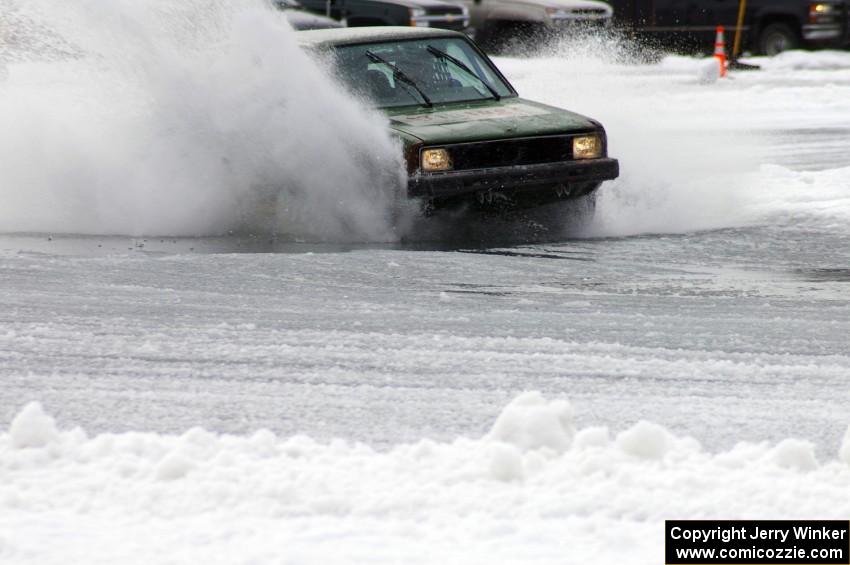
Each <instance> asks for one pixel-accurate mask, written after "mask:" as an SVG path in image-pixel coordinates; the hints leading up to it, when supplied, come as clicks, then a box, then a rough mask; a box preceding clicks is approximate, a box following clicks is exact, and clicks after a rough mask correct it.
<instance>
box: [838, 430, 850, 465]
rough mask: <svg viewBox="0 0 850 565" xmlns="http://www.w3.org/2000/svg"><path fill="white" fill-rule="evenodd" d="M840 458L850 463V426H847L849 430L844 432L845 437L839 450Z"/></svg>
mask: <svg viewBox="0 0 850 565" xmlns="http://www.w3.org/2000/svg"><path fill="white" fill-rule="evenodd" d="M838 458H839V459H841V460H842V461H844V462H845V463H847V464H848V465H850V426H848V427H847V432H846V433H845V434H844V439H843V440H842V442H841V447H840V448H839V450H838Z"/></svg>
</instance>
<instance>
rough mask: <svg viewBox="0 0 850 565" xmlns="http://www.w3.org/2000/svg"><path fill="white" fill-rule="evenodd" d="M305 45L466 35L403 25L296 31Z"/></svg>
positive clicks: (300, 41) (298, 37)
mask: <svg viewBox="0 0 850 565" xmlns="http://www.w3.org/2000/svg"><path fill="white" fill-rule="evenodd" d="M295 35H296V37H297V39H298V43H300V44H301V45H302V46H303V47H321V46H332V45H353V44H357V43H371V42H381V41H392V40H404V39H416V38H423V37H464V35H463V34H462V33H459V32H456V31H449V30H443V29H430V28H418V27H402V26H382V27H350V28H343V29H317V30H310V31H299V32H296V34H295Z"/></svg>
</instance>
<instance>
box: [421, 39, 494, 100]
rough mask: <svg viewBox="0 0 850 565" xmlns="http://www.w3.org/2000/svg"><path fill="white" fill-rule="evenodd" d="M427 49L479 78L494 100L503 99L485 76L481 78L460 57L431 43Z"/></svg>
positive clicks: (476, 78)
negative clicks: (453, 55)
mask: <svg viewBox="0 0 850 565" xmlns="http://www.w3.org/2000/svg"><path fill="white" fill-rule="evenodd" d="M427 49H428V53H430V54H431V55H433V56H435V57H437V58H438V59H443V60H444V61H448V62H450V63H452V64H453V65H454V66H456V67H457V68H459V69H460V70H462V71H463V72H465V73H466V74H468V75H469V76H471V77H472V78H474V79H475V80H477V81H478V82H480V83H481V84H483V85H484V88H486V89H487V90H489V91H490V94H492V95H493V99H494V100H501V99H502V97H501V96H499V93H498V92H496V89H495V88H493V87H492V86H490V85H489V84H488V83H487V81H485V80H484V79H483V78H481V77H480V76H478V75H477V74H475V72H474V71H473V70H472V69H470V68H469V67H467V66H466V63H464V62H463V61H461V60H460V59H457V58H455V57H452V56H451V55H449V54H448V53H446V52H445V51H440V50H439V49H437V48H436V47H434V46H433V45H429V46H428V47H427Z"/></svg>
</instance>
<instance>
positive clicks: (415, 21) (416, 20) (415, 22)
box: [409, 8, 428, 27]
mask: <svg viewBox="0 0 850 565" xmlns="http://www.w3.org/2000/svg"><path fill="white" fill-rule="evenodd" d="M409 10H410V25H411V26H414V27H428V20H423V19H422V18H424V17H425V15H426V14H427V12H426V11H425V8H409Z"/></svg>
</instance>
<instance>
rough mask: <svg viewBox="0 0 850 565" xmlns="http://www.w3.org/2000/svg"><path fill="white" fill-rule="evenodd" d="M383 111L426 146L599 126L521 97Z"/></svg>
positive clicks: (396, 126) (401, 130)
mask: <svg viewBox="0 0 850 565" xmlns="http://www.w3.org/2000/svg"><path fill="white" fill-rule="evenodd" d="M385 111H386V113H387V115H388V117H389V119H390V127H391V128H392V129H393V130H395V131H397V132H399V133H402V134H405V135H406V136H409V137H415V138H417V139H419V140H421V141H422V142H423V143H425V144H427V145H433V144H452V143H468V142H471V141H484V140H492V139H508V138H513V137H532V136H540V135H555V134H562V133H570V132H576V133H579V132H587V131H592V130H596V129H599V128H600V126H599V125H598V124H597V123H596V122H594V121H592V120H591V119H590V118H587V117H585V116H582V115H580V114H576V113H574V112H569V111H567V110H562V109H560V108H555V107H553V106H547V105H545V104H539V103H537V102H531V101H530V100H524V99H522V98H508V99H502V100H500V101H498V102H497V101H494V100H489V101H482V102H477V103H468V102H467V103H463V104H446V105H440V106H438V107H436V108H418V107H417V108H410V107H407V108H394V109H391V110H385Z"/></svg>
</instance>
